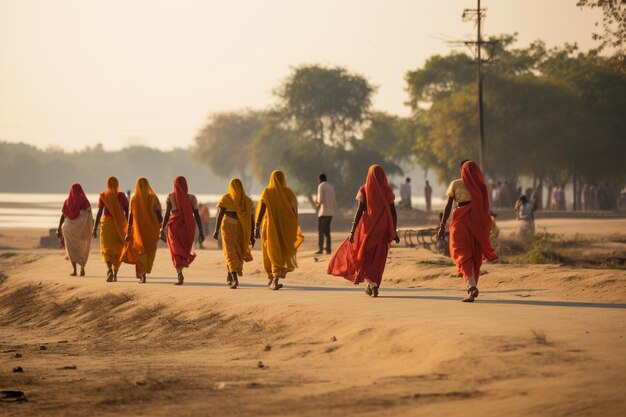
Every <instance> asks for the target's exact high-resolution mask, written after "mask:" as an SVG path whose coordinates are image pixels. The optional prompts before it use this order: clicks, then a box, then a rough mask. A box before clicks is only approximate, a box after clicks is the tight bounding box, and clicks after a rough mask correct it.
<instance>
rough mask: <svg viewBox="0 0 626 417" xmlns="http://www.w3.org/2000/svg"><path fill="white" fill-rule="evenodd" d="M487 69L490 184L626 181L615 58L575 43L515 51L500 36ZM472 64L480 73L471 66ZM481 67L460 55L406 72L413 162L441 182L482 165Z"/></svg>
mask: <svg viewBox="0 0 626 417" xmlns="http://www.w3.org/2000/svg"><path fill="white" fill-rule="evenodd" d="M492 40H497V41H498V42H497V43H496V45H495V47H494V48H493V51H490V53H489V54H487V56H491V54H493V56H491V58H492V60H490V61H489V63H488V64H487V65H486V67H485V78H484V109H485V113H484V120H485V137H486V147H485V170H486V173H487V175H488V176H489V177H491V178H503V177H504V178H512V177H517V176H519V175H527V176H529V177H535V178H537V179H540V180H544V181H546V182H547V183H555V184H563V183H565V182H566V181H568V180H570V179H572V178H575V179H577V181H579V182H585V183H594V182H597V181H599V180H603V181H605V180H610V181H611V182H612V183H614V184H615V185H617V187H616V188H618V189H619V188H621V187H620V185H622V186H623V184H624V182H625V181H626V167H625V165H624V164H623V161H624V159H625V158H626V146H624V133H623V132H625V131H626V118H624V110H623V109H625V108H626V73H625V72H624V71H622V70H621V68H620V66H619V65H617V64H616V62H615V60H613V59H611V58H606V57H601V56H599V55H598V54H597V53H596V52H593V51H592V52H589V53H586V54H585V53H579V52H578V51H577V47H576V46H575V45H565V46H563V47H561V48H554V49H550V50H547V49H546V48H545V45H544V44H543V43H542V42H535V43H533V44H531V45H530V46H529V47H527V48H522V49H515V48H513V47H512V44H513V43H514V42H515V36H508V35H505V36H500V37H498V38H493V39H492ZM472 65H474V66H472ZM474 71H475V64H472V58H471V57H470V56H467V55H462V54H458V53H454V54H450V55H448V56H436V57H432V58H431V59H429V60H428V61H427V62H426V64H425V65H424V67H423V68H421V69H418V70H416V71H411V72H409V73H408V74H407V77H406V79H407V83H408V88H407V89H408V91H409V94H410V100H409V103H410V104H411V106H412V109H413V117H414V123H415V130H414V131H415V140H414V150H415V152H416V154H417V157H416V160H417V161H419V162H420V163H421V164H422V165H424V166H425V167H432V168H434V170H435V172H436V173H437V175H438V177H439V179H440V180H449V179H451V178H454V177H456V176H458V162H459V160H462V159H466V158H470V159H474V158H477V149H478V140H479V133H478V117H477V116H478V114H477V113H478V112H477V87H476V80H475V72H474Z"/></svg>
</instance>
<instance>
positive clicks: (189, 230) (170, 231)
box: [167, 177, 196, 268]
mask: <svg viewBox="0 0 626 417" xmlns="http://www.w3.org/2000/svg"><path fill="white" fill-rule="evenodd" d="M188 193H189V187H188V186H187V180H186V179H185V177H176V178H175V179H174V199H175V200H176V210H172V212H171V215H170V219H169V221H168V222H167V246H168V247H169V248H170V254H171V255H172V262H173V263H174V267H176V268H180V267H185V268H187V267H189V264H191V262H193V260H194V259H195V257H196V253H195V252H194V250H193V242H194V240H195V236H196V223H195V219H194V216H193V207H192V206H191V201H190V200H189V194H188Z"/></svg>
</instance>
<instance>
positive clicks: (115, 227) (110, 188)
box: [93, 177, 128, 282]
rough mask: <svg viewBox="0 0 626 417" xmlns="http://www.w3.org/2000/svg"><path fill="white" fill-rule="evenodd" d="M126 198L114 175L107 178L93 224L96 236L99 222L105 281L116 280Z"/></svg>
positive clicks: (125, 215)
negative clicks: (105, 274) (105, 266)
mask: <svg viewBox="0 0 626 417" xmlns="http://www.w3.org/2000/svg"><path fill="white" fill-rule="evenodd" d="M127 218H128V198H127V197H126V194H124V193H122V192H120V190H119V182H118V181H117V178H115V177H109V178H108V179H107V189H106V191H105V192H103V193H102V194H100V199H99V200H98V214H97V215H96V222H95V223H94V225H93V238H94V239H95V238H97V237H98V224H100V250H101V251H102V258H103V259H104V262H105V263H106V265H107V282H112V281H113V282H117V272H118V271H119V270H120V265H121V263H122V261H121V260H120V256H121V255H122V249H124V234H125V233H126V227H127V226H128V220H127Z"/></svg>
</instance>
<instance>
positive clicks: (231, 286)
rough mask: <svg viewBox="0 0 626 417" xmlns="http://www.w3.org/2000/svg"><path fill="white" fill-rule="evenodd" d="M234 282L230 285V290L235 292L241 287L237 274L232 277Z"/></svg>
mask: <svg viewBox="0 0 626 417" xmlns="http://www.w3.org/2000/svg"><path fill="white" fill-rule="evenodd" d="M232 277H233V280H232V281H231V283H230V289H231V290H234V289H235V288H237V286H238V285H239V280H238V279H237V274H233V275H232Z"/></svg>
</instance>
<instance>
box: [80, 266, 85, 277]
mask: <svg viewBox="0 0 626 417" xmlns="http://www.w3.org/2000/svg"><path fill="white" fill-rule="evenodd" d="M80 276H81V277H84V276H85V268H84V267H82V266H81V267H80Z"/></svg>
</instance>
